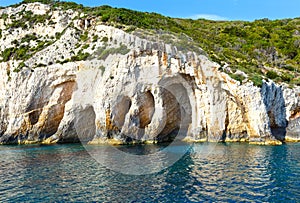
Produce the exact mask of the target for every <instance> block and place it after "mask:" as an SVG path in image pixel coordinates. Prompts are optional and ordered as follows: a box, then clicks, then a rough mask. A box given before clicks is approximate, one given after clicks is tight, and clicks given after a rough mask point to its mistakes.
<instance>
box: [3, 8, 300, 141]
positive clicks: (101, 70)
mask: <svg viewBox="0 0 300 203" xmlns="http://www.w3.org/2000/svg"><path fill="white" fill-rule="evenodd" d="M23 10H27V11H28V10H29V11H32V12H33V13H34V12H35V13H37V14H44V13H46V14H47V15H49V18H48V20H47V21H46V22H45V24H43V23H38V24H36V25H33V27H30V28H28V29H20V28H12V27H10V28H8V27H9V25H11V23H12V22H10V21H9V19H8V20H3V19H1V20H0V26H1V29H2V38H1V51H5V49H7V48H8V47H11V46H14V43H13V42H15V41H16V40H17V41H18V43H21V45H22V43H23V45H24V44H25V45H28V46H29V48H31V49H30V50H32V47H35V46H37V45H36V42H35V41H34V40H30V41H29V42H27V44H26V43H24V42H22V39H23V38H24V37H26V35H28V34H30V33H38V37H39V38H40V39H43V40H45V41H47V42H49V43H48V44H47V46H45V47H43V49H38V50H37V51H35V52H33V51H31V53H30V54H31V56H30V57H29V58H27V59H26V60H23V61H22V60H14V58H10V60H7V61H5V62H1V63H0V78H1V80H0V143H56V142H77V141H87V142H90V143H103V142H108V143H113V144H122V143H140V142H160V141H167V140H172V139H174V138H175V137H176V136H177V138H180V139H184V140H186V141H228V142H231V141H234V142H235V141H247V142H250V143H257V144H280V143H281V141H299V140H300V131H299V129H300V90H299V89H289V88H288V87H287V86H284V85H282V86H279V85H276V84H275V83H273V82H264V83H263V86H262V88H259V87H256V86H253V85H252V83H246V84H243V85H241V84H240V83H239V82H237V81H235V80H233V79H231V78H230V77H229V76H228V75H227V74H225V73H222V72H220V71H219V69H220V66H219V65H218V64H216V63H214V62H212V61H210V60H209V59H208V58H207V57H206V56H204V55H201V54H199V53H198V54H197V53H195V52H188V51H179V50H178V49H177V48H176V47H174V46H171V45H168V44H165V43H163V42H161V41H154V40H153V37H152V38H151V39H150V37H149V39H148V40H146V39H142V38H141V36H140V35H141V34H139V36H140V37H138V36H137V34H128V33H126V32H124V31H122V30H120V29H117V28H114V27H110V26H106V25H103V24H101V23H97V22H96V20H95V19H87V18H85V17H84V15H81V14H79V13H76V12H73V11H71V10H68V11H61V10H54V11H52V10H50V8H49V7H47V6H45V5H43V4H39V3H34V4H27V5H21V6H20V7H18V8H14V9H12V8H9V9H4V10H1V11H0V14H1V13H7V14H9V15H18V12H20V11H23ZM48 21H51V22H53V23H49V22H48ZM70 25H72V26H70ZM59 32H61V33H60V36H59V37H56V40H53V41H50V39H53V38H54V36H57V35H58V34H56V33H59ZM50 42H51V43H50ZM19 45H20V44H19ZM21 45H20V46H21ZM84 54H86V55H85V56H86V57H82V55H84ZM68 59H71V60H68ZM71 61H72V62H71ZM22 62H23V64H22ZM20 64H22V66H21V68H20ZM19 69H21V70H19ZM14 70H15V71H14Z"/></svg>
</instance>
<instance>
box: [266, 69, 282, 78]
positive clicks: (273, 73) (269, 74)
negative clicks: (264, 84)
mask: <svg viewBox="0 0 300 203" xmlns="http://www.w3.org/2000/svg"><path fill="white" fill-rule="evenodd" d="M267 77H268V78H270V79H271V80H274V79H275V78H277V77H279V75H278V74H277V73H276V72H275V71H272V70H270V71H268V72H267Z"/></svg>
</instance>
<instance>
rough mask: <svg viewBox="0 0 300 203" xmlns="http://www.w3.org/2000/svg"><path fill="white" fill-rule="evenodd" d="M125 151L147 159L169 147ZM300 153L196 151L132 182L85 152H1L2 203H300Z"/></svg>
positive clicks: (240, 148)
mask: <svg viewBox="0 0 300 203" xmlns="http://www.w3.org/2000/svg"><path fill="white" fill-rule="evenodd" d="M98 147H101V146H98ZM122 148H123V149H122V151H126V152H128V151H130V152H131V154H143V153H155V152H156V151H159V150H161V149H162V148H164V146H158V145H151V146H150V145H149V146H136V147H132V146H130V147H125V146H122ZM178 149H180V148H176V147H174V149H171V150H173V151H174V152H176V150H178ZM299 149H300V144H289V145H283V146H276V147H273V146H265V147H262V146H251V145H247V144H217V145H214V144H208V143H203V144H195V145H193V147H192V148H191V150H190V151H189V153H187V154H186V155H185V156H184V157H182V158H181V159H180V160H179V161H178V162H177V163H176V164H174V165H173V166H172V167H169V168H167V169H165V170H163V171H161V172H159V173H156V174H152V175H142V176H130V175H123V174H120V173H117V172H114V171H112V170H110V169H107V168H105V167H104V166H102V165H100V164H98V163H97V162H96V161H95V160H94V159H93V158H91V156H90V155H89V154H88V153H87V152H86V151H85V148H84V147H82V146H81V145H53V146H38V145H36V146H0V202H3V201H5V202H16V201H22V202H24V201H25V202H38V201H41V202H45V201H46V202H47V201H57V202H61V201H84V202H86V201H99V202H112V201H116V202H134V201H138V202H143V201H147V202H149V201H150V202H157V201H161V202H166V201H168V202H191V201H195V202H199V201H212V202H213V201H230V200H232V201H247V202H248V201H250V200H253V201H258V202H270V201H291V202H297V201H299V199H300V192H299V191H300V181H299V177H300V165H299V163H300V150H299ZM137 164H138V163H137ZM126 167H129V168H130V166H126Z"/></svg>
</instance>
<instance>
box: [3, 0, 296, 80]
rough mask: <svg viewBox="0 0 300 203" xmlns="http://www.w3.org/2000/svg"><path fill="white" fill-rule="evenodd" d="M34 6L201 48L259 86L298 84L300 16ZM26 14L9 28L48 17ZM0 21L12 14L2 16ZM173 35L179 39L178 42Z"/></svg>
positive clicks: (102, 54)
mask: <svg viewBox="0 0 300 203" xmlns="http://www.w3.org/2000/svg"><path fill="white" fill-rule="evenodd" d="M31 2H42V3H47V4H50V5H52V7H53V8H58V7H59V8H61V9H63V10H67V9H73V10H77V11H78V12H79V13H84V14H85V16H86V17H98V20H100V21H102V22H104V23H106V24H107V25H112V26H115V27H117V28H121V29H124V30H125V31H127V32H136V31H137V30H138V28H140V29H142V30H144V31H145V32H148V33H154V34H155V35H156V36H158V35H160V36H161V37H160V38H159V40H163V41H165V42H168V43H171V44H173V45H176V46H177V48H178V50H193V51H196V50H197V49H198V47H201V48H202V49H203V50H204V51H205V53H206V54H207V56H208V57H210V58H211V59H212V60H214V61H216V62H218V63H219V64H220V65H224V64H229V67H230V68H231V70H232V72H231V76H232V77H233V78H235V79H237V80H239V81H243V80H244V78H243V77H241V76H238V75H234V74H232V73H234V72H235V71H236V70H241V71H243V72H245V73H246V74H247V75H248V78H249V79H250V80H252V81H253V83H254V84H255V85H257V86H261V84H262V79H264V78H265V79H267V78H269V79H273V80H275V81H277V82H287V83H290V84H293V85H299V84H300V18H295V19H283V20H268V19H261V20H256V21H254V22H246V21H211V20H204V19H198V20H192V19H179V18H170V17H165V16H162V15H160V14H157V13H148V12H138V11H132V10H128V9H118V8H112V7H110V6H100V7H96V8H90V7H83V6H82V5H81V4H76V3H73V2H60V1H58V0H24V1H23V3H31ZM23 15H24V17H23V18H22V19H21V20H18V21H13V23H12V24H11V25H10V26H11V27H22V28H23V27H24V28H25V27H27V24H28V23H29V22H30V24H32V23H38V22H44V21H45V20H47V19H48V16H47V15H44V16H37V15H32V13H31V15H30V13H29V12H25V11H24V12H23ZM1 18H8V16H5V14H2V16H1ZM161 33H167V34H161ZM60 36H61V34H58V36H57V38H59V37H60ZM171 36H176V38H177V39H176V38H172V37H171ZM145 37H148V36H145ZM88 38H89V37H88V32H85V33H83V34H82V35H81V36H80V39H81V41H83V42H86V41H87V40H88ZM92 41H93V42H95V41H97V37H96V36H93V38H92ZM101 41H103V42H108V41H109V39H108V38H102V39H101ZM198 51H199V50H198ZM11 52H12V50H6V52H5V53H3V54H2V55H4V56H5V59H7V58H10V57H11V56H12V54H11ZM126 52H127V53H128V50H127V48H125V47H122V49H121V48H118V49H117V48H111V49H107V50H98V53H99V55H98V56H99V58H101V59H104V58H106V57H107V56H108V55H109V54H114V53H121V54H123V53H126ZM20 55H22V54H20ZM76 57H77V58H76ZM76 57H73V59H75V58H76V59H83V58H86V57H87V55H86V53H83V52H82V51H81V52H79V54H78V56H76ZM275 70H276V71H275Z"/></svg>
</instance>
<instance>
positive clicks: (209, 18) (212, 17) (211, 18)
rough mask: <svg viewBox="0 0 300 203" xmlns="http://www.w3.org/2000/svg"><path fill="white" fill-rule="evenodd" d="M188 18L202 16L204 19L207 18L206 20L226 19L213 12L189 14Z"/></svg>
mask: <svg viewBox="0 0 300 203" xmlns="http://www.w3.org/2000/svg"><path fill="white" fill-rule="evenodd" d="M188 18H191V19H200V18H204V19H207V20H228V18H225V17H222V16H218V15H214V14H197V15H193V16H190V17H188Z"/></svg>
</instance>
